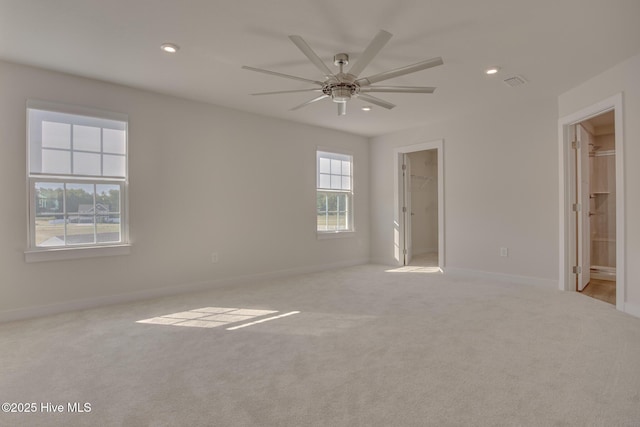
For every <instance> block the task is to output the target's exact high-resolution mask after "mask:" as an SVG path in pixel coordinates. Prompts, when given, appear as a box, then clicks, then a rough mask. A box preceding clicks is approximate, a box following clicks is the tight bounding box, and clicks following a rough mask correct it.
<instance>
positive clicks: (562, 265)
mask: <svg viewBox="0 0 640 427" xmlns="http://www.w3.org/2000/svg"><path fill="white" fill-rule="evenodd" d="M610 110H614V111H615V118H614V120H615V151H616V265H617V267H616V308H617V309H618V310H620V311H625V299H626V252H625V247H626V246H625V233H626V227H625V200H626V194H625V182H624V176H625V175H624V126H623V115H624V111H623V95H622V93H618V94H616V95H613V96H611V97H609V98H607V99H604V100H602V101H600V102H598V103H596V104H593V105H591V106H590V107H587V108H584V109H582V110H580V111H577V112H575V113H573V114H569V115H567V116H565V117H562V118H560V119H559V120H558V140H559V144H558V160H559V208H560V209H559V220H560V230H559V231H560V233H559V236H560V237H559V257H560V259H559V280H558V287H559V289H560V290H563V291H575V287H574V286H573V280H572V279H573V273H572V271H571V267H572V262H571V260H572V259H574V258H575V255H574V252H575V248H574V246H575V245H574V243H573V242H574V240H573V239H574V238H575V235H574V234H575V232H574V231H573V230H574V229H575V219H574V218H573V217H574V216H573V215H572V212H571V194H572V185H571V182H572V181H571V180H572V177H571V175H572V153H571V147H570V146H571V141H569V127H570V126H571V125H573V124H576V123H579V122H581V121H584V120H587V119H589V118H591V117H594V116H597V115H599V114H601V113H604V112H606V111H610Z"/></svg>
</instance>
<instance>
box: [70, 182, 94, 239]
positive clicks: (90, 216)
mask: <svg viewBox="0 0 640 427" xmlns="http://www.w3.org/2000/svg"><path fill="white" fill-rule="evenodd" d="M66 188H67V191H66V198H65V200H66V207H67V239H66V243H67V245H79V244H90V243H95V206H94V203H93V184H67V185H66Z"/></svg>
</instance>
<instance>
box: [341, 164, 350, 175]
mask: <svg viewBox="0 0 640 427" xmlns="http://www.w3.org/2000/svg"><path fill="white" fill-rule="evenodd" d="M342 175H351V162H346V161H344V160H343V161H342Z"/></svg>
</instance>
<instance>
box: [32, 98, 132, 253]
mask: <svg viewBox="0 0 640 427" xmlns="http://www.w3.org/2000/svg"><path fill="white" fill-rule="evenodd" d="M30 110H44V111H50V112H53V113H63V114H71V115H75V116H81V117H89V118H95V119H100V120H103V119H104V120H112V121H118V122H122V123H123V125H124V131H125V141H124V143H125V154H124V155H123V156H124V161H125V176H124V177H103V176H86V175H69V176H60V175H56V174H43V173H34V174H32V173H31V148H32V147H31V137H30V131H31V128H30V124H31V121H30V116H29V112H30ZM25 112H26V126H27V129H26V135H27V141H26V145H27V156H26V163H27V164H26V171H27V215H28V219H27V250H26V251H25V261H26V262H40V261H54V260H67V259H78V258H90V257H96V256H112V255H126V254H129V252H130V249H129V248H130V236H129V115H127V114H124V113H116V112H112V111H106V110H101V109H97V108H91V107H85V106H80V105H71V104H63V103H58V102H50V101H42V100H35V99H27V102H26V109H25ZM72 151H73V150H72ZM74 181H77V182H86V183H91V184H103V183H115V184H118V185H119V186H120V233H121V242H118V243H114V244H113V245H110V244H96V245H91V246H83V247H81V248H76V247H69V246H65V247H53V248H45V247H37V246H36V242H35V235H36V230H35V212H36V207H35V190H34V188H35V183H36V182H60V183H65V184H66V183H69V182H74ZM94 200H95V198H94ZM65 213H66V210H65ZM47 252H50V253H51V254H50V255H46V254H45V253H47Z"/></svg>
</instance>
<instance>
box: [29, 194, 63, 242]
mask: <svg viewBox="0 0 640 427" xmlns="http://www.w3.org/2000/svg"><path fill="white" fill-rule="evenodd" d="M35 199H36V200H35V209H36V215H35V242H36V246H41V247H47V246H64V211H63V209H64V189H63V185H62V184H59V183H49V182H39V183H36V184H35Z"/></svg>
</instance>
